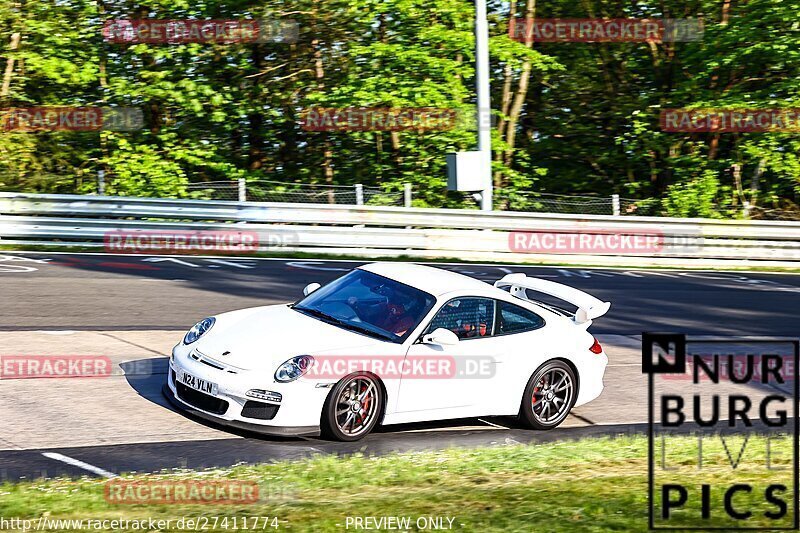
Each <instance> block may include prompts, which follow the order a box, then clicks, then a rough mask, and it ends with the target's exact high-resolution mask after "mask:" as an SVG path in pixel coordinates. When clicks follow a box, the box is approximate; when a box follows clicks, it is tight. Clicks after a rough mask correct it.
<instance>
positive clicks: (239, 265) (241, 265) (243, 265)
mask: <svg viewBox="0 0 800 533" xmlns="http://www.w3.org/2000/svg"><path fill="white" fill-rule="evenodd" d="M206 261H208V262H209V263H216V264H218V265H227V266H232V267H236V268H255V267H254V266H253V265H252V264H248V263H234V262H233V261H225V260H223V259H206ZM209 266H212V265H209Z"/></svg>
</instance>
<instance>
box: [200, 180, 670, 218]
mask: <svg viewBox="0 0 800 533" xmlns="http://www.w3.org/2000/svg"><path fill="white" fill-rule="evenodd" d="M187 190H188V192H189V195H190V196H191V197H193V198H199V199H206V200H234V201H235V200H245V201H251V202H286V203H314V204H318V203H323V204H325V203H326V204H344V205H390V206H391V205H393V206H402V205H410V200H411V195H408V196H407V195H406V194H405V193H404V192H387V191H384V190H383V189H381V188H380V187H368V186H361V185H358V184H356V185H325V184H296V183H288V184H287V183H285V182H279V181H270V180H259V181H248V182H246V183H239V182H231V181H210V182H204V183H192V184H190V185H189V186H188V188H187ZM448 198H449V199H451V200H453V201H455V202H457V203H458V204H460V205H462V207H464V208H468V209H479V208H480V200H479V196H477V197H476V195H473V194H471V193H468V192H455V191H453V192H450V193H448ZM494 204H495V209H498V210H503V211H526V212H539V213H564V214H578V215H614V214H620V215H638V216H644V215H647V216H657V215H658V214H659V207H660V202H659V201H658V200H657V199H650V200H634V199H628V198H617V199H615V198H614V197H613V196H602V197H601V196H581V195H565V194H552V193H526V192H517V191H514V192H506V191H503V190H498V191H496V192H495V196H494Z"/></svg>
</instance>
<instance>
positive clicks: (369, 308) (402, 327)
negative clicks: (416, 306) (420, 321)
mask: <svg viewBox="0 0 800 533" xmlns="http://www.w3.org/2000/svg"><path fill="white" fill-rule="evenodd" d="M371 291H372V292H374V293H376V294H379V295H381V296H383V299H382V300H381V301H379V302H377V303H374V304H364V303H363V302H359V301H358V300H357V299H356V298H355V297H354V296H351V297H350V298H348V299H347V303H348V304H349V305H350V307H352V308H353V310H354V311H355V312H356V315H358V317H359V318H360V319H361V320H363V321H364V322H368V323H370V324H372V325H373V326H377V327H379V328H381V329H383V330H385V331H388V332H390V333H392V334H394V335H397V336H398V337H400V336H403V335H405V333H406V332H407V331H408V329H409V328H410V327H412V326H414V317H413V315H412V313H410V312H408V308H407V307H408V305H409V303H410V302H409V299H408V298H406V297H404V296H403V295H402V294H399V293H398V292H397V291H395V290H393V289H392V288H391V287H388V286H386V285H378V286H376V287H373V288H372V289H371Z"/></svg>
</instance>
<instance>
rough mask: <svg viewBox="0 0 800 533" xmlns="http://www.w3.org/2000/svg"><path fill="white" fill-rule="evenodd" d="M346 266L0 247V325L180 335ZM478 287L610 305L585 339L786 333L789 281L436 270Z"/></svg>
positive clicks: (291, 295) (795, 289)
mask: <svg viewBox="0 0 800 533" xmlns="http://www.w3.org/2000/svg"><path fill="white" fill-rule="evenodd" d="M359 264H363V262H353V261H310V260H258V259H232V258H198V257H140V256H111V255H96V256H95V255H88V254H83V255H79V254H64V255H60V254H9V253H3V252H0V298H2V300H0V301H2V306H0V330H7V331H8V330H26V329H27V330H47V329H71V330H128V329H143V330H146V329H161V330H163V329H177V330H181V329H186V328H188V327H189V326H191V325H192V324H194V323H195V322H196V321H197V320H198V319H200V318H202V317H204V316H207V315H210V314H218V313H221V312H224V311H231V310H234V309H241V308H244V307H252V306H257V305H267V304H274V303H282V302H290V301H294V300H296V299H297V298H298V297H299V296H300V295H301V290H302V288H303V287H304V286H305V285H306V284H308V283H311V282H315V281H316V282H320V283H325V282H327V281H330V280H331V279H334V278H335V277H337V276H339V275H341V274H342V273H343V272H346V271H347V270H350V269H351V268H353V267H355V266H358V265H359ZM438 266H440V267H441V268H447V269H452V270H455V271H457V272H461V273H464V274H467V275H470V276H473V277H476V278H479V279H482V280H485V281H494V280H496V279H499V278H500V277H502V276H503V275H505V274H506V273H509V272H524V273H525V274H527V275H531V276H538V277H544V278H546V279H551V280H553V281H558V282H563V283H568V284H570V285H572V286H574V287H576V288H578V289H582V290H585V291H587V292H590V293H591V294H593V295H595V296H597V297H598V298H600V299H603V300H606V301H611V302H613V304H612V307H611V311H610V312H609V313H608V314H607V315H606V316H604V317H603V318H602V319H601V320H599V321H597V323H596V324H595V325H594V326H593V331H595V332H597V333H606V334H609V333H610V334H618V335H631V334H640V333H641V332H642V331H665V330H672V331H681V332H685V333H692V334H706V333H709V334H739V335H742V334H747V335H795V334H796V333H797V329H798V328H797V319H798V314H799V313H798V312H799V311H800V298H799V296H800V275H793V274H768V273H738V272H697V271H684V272H679V271H672V270H662V271H653V270H612V269H587V268H567V267H563V268H562V267H552V268H546V267H517V266H511V265H507V266H495V265H492V266H482V265H444V264H442V265H438Z"/></svg>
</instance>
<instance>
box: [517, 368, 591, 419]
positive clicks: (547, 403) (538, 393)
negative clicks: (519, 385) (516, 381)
mask: <svg viewBox="0 0 800 533" xmlns="http://www.w3.org/2000/svg"><path fill="white" fill-rule="evenodd" d="M577 398H578V379H577V377H576V376H575V372H574V371H573V370H572V367H570V366H569V365H568V364H567V363H565V362H564V361H560V360H558V359H553V360H551V361H548V362H546V363H545V364H543V365H542V366H540V367H539V368H538V369H536V372H534V373H533V376H531V379H530V380H529V381H528V385H527V386H526V387H525V392H524V393H523V395H522V405H521V406H520V419H521V420H522V421H523V422H525V423H526V424H527V425H528V426H530V427H532V428H533V429H541V430H548V429H553V428H555V427H558V425H559V424H561V423H562V422H563V421H564V419H566V418H567V415H569V412H570V410H572V406H573V405H575V400H576V399H577Z"/></svg>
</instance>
